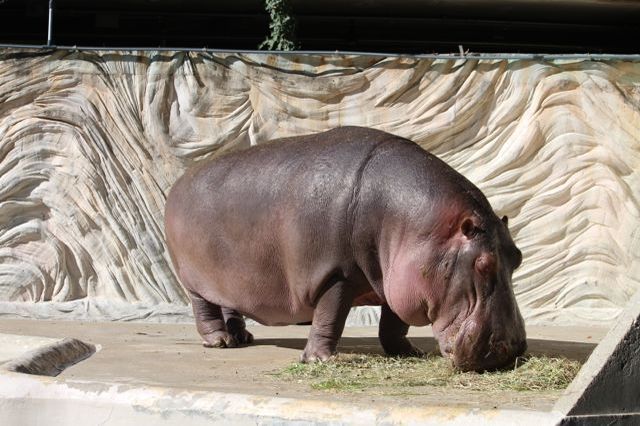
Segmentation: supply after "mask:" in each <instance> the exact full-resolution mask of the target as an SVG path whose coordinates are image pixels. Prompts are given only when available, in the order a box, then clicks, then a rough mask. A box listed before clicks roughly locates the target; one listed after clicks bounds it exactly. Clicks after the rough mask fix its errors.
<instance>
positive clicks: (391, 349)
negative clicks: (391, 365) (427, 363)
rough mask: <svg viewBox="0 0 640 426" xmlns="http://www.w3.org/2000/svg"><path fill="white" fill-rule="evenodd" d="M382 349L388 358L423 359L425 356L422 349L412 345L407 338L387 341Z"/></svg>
mask: <svg viewBox="0 0 640 426" xmlns="http://www.w3.org/2000/svg"><path fill="white" fill-rule="evenodd" d="M382 347H383V349H384V352H385V353H386V354H387V355H388V356H398V357H418V358H421V357H423V356H424V352H423V351H422V350H421V349H418V348H416V347H415V346H413V345H412V344H411V342H410V341H409V339H407V338H406V337H402V338H401V339H397V340H395V341H388V340H387V341H385V342H384V343H382Z"/></svg>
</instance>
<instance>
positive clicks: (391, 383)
mask: <svg viewBox="0 0 640 426" xmlns="http://www.w3.org/2000/svg"><path fill="white" fill-rule="evenodd" d="M579 369H580V363H579V362H578V361H573V360H569V359H566V358H552V357H546V356H529V357H520V358H518V360H517V362H516V366H515V367H513V368H512V369H507V370H501V371H494V372H485V373H482V374H480V373H474V372H467V373H463V372H460V371H457V370H455V369H454V368H453V367H452V366H451V364H450V362H449V361H448V360H446V359H444V358H442V357H440V356H436V355H429V356H427V357H425V358H390V357H384V356H380V355H354V354H341V355H339V356H338V357H336V358H334V359H333V360H330V361H328V362H324V363H313V364H302V363H294V364H292V365H290V366H289V367H286V368H284V369H283V370H281V371H278V372H276V373H273V374H274V375H275V376H276V377H279V378H281V379H283V380H288V381H297V382H301V383H302V382H304V383H308V384H309V385H310V386H311V387H312V388H313V389H323V390H333V391H360V390H363V389H369V388H371V387H376V388H378V389H379V388H388V389H389V390H393V389H395V390H397V389H398V388H408V387H418V386H433V387H436V386H437V387H445V388H450V389H466V390H478V391H484V390H508V391H549V390H561V389H564V388H566V387H567V385H568V384H569V383H570V382H571V381H572V380H573V378H574V377H575V375H576V374H577V373H578V370H579Z"/></svg>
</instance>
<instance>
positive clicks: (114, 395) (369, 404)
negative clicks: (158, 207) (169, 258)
mask: <svg viewBox="0 0 640 426" xmlns="http://www.w3.org/2000/svg"><path fill="white" fill-rule="evenodd" d="M0 330H2V331H4V332H7V333H12V334H14V335H25V336H30V335H40V336H44V337H53V338H55V337H57V338H59V337H61V336H74V337H76V338H78V339H80V340H82V341H85V342H88V343H93V344H99V345H101V347H102V350H100V351H99V352H98V353H96V354H95V355H93V356H91V357H90V358H89V359H87V360H85V361H83V362H81V363H78V364H76V365H74V366H72V367H69V368H68V369H66V370H65V371H63V372H62V373H61V374H60V376H58V378H57V379H51V378H44V377H37V376H28V377H27V376H24V375H14V374H11V373H2V374H3V377H2V379H0V382H1V383H2V385H1V386H0V399H1V400H2V402H0V413H2V415H3V416H7V417H6V418H9V419H13V420H21V421H23V424H39V423H38V422H39V421H40V420H39V419H40V418H41V417H40V416H43V415H45V414H44V413H49V414H48V415H47V416H48V417H47V418H60V419H64V418H66V417H65V416H72V414H71V413H75V414H73V416H77V415H81V413H83V412H84V411H86V412H92V413H93V414H94V416H93V417H91V418H92V419H93V418H95V419H96V422H95V424H99V422H98V421H97V419H98V418H99V419H101V421H102V420H104V419H106V418H107V416H108V415H110V416H111V417H110V418H109V421H108V422H107V424H127V423H126V421H131V422H133V421H134V420H136V421H139V422H142V423H139V424H162V423H158V418H157V416H160V417H161V418H162V419H165V420H166V421H167V422H168V423H164V424H177V423H180V422H184V421H187V420H189V421H190V422H191V423H190V424H197V422H198V421H202V422H211V421H213V422H222V423H228V422H230V421H232V422H239V423H246V422H247V421H251V422H254V421H258V422H262V423H265V422H266V423H273V422H275V423H279V422H287V423H288V422H294V423H309V422H313V423H323V422H324V423H327V424H331V423H355V424H358V423H367V422H369V421H373V422H374V423H380V424H385V423H388V424H394V423H403V422H404V423H412V422H418V423H424V424H469V423H468V422H472V423H473V424H517V422H516V423H514V421H516V420H517V421H518V422H521V423H520V424H536V425H537V426H538V425H540V424H541V423H540V421H541V420H544V421H545V422H547V421H548V422H549V423H544V422H543V423H542V424H553V423H556V422H557V421H559V419H561V418H562V415H561V413H558V412H555V411H553V410H552V408H553V405H554V403H555V402H556V400H557V399H558V398H559V396H560V392H525V393H519V392H491V393H484V392H472V391H443V390H441V389H437V388H434V389H430V390H429V391H428V392H424V391H423V392H422V393H417V394H415V395H396V396H389V395H384V394H382V393H380V392H378V391H377V390H376V389H371V390H370V391H367V392H361V393H352V394H351V393H350V394H339V395H338V394H335V393H329V392H325V391H319V390H313V389H310V388H309V387H308V386H307V385H306V384H305V383H290V382H287V383H285V382H282V381H281V380H278V379H276V378H275V377H274V376H273V375H271V374H270V373H272V372H274V371H276V370H278V369H280V368H283V367H285V366H287V365H289V364H290V363H292V362H293V361H295V360H297V358H298V356H299V353H300V350H301V349H302V348H303V346H304V344H305V340H306V335H307V333H308V330H309V328H308V327H303V326H295V327H262V326H254V327H251V331H252V332H253V333H254V335H255V336H256V345H254V346H248V347H244V348H237V349H224V350H216V349H205V348H203V347H202V346H201V341H200V338H199V336H198V335H197V333H196V331H195V327H194V325H193V324H150V323H91V322H82V323H81V322H62V321H29V320H0ZM605 333H606V330H605V329H597V328H575V327H571V328H567V327H531V328H529V330H528V335H529V347H530V351H531V352H532V353H546V354H550V355H565V356H568V357H570V358H574V359H580V360H585V359H586V358H587V357H588V356H589V354H590V353H591V351H592V350H593V348H594V347H595V345H596V344H597V342H598V341H599V340H600V339H601V338H602V336H604V334H605ZM376 336H377V329H376V328H373V327H362V328H353V327H348V328H347V329H346V330H345V333H344V337H343V339H342V342H341V346H340V350H341V351H342V352H367V353H369V352H374V353H375V352H381V348H380V345H379V343H378V340H377V337H376ZM410 337H411V338H412V339H413V340H414V342H415V343H416V344H417V345H418V346H420V347H421V348H423V349H424V350H427V351H431V350H435V349H436V344H435V341H434V339H433V336H432V334H431V329H430V328H428V327H426V328H414V329H411V332H410ZM221 401H222V402H221ZM223 402H224V403H223ZM221 404H222V405H221ZM145 407H147V408H145ZM148 407H152V408H148ZM211 410H214V411H216V410H218V411H217V414H216V413H213V412H211ZM220 410H222V411H220ZM98 413H102V414H101V416H98ZM109 413H111V414H109ZM349 413H351V414H349ZM353 413H356V414H357V416H356V414H353ZM102 415H103V416H102ZM25 416H26V417H25ZM34 416H35V417H34ZM114 416H116V417H117V418H120V420H118V421H116V417H114ZM118 416H120V417H118ZM216 416H218V417H216ZM220 416H222V417H220ZM247 416H248V417H247ZM252 416H253V417H252ZM354 416H355V417H354ZM198 419H199V420H198ZM169 420H171V422H174V421H175V423H171V422H169ZM163 421H164V420H163ZM119 422H120V423H119ZM122 422H124V423H122ZM430 422H431V423H430ZM501 422H502V423H501ZM9 424H11V423H9ZM58 424H64V423H58ZM87 424H94V423H87ZM180 424H185V423H180ZM368 424H371V423H368Z"/></svg>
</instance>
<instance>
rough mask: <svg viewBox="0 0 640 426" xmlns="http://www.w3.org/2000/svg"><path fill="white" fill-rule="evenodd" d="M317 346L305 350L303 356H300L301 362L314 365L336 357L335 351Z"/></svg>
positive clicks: (308, 345)
mask: <svg viewBox="0 0 640 426" xmlns="http://www.w3.org/2000/svg"><path fill="white" fill-rule="evenodd" d="M315 346H316V345H310V344H309V343H307V346H306V347H305V348H304V351H303V352H302V355H300V362H304V363H312V362H324V361H328V360H329V359H331V358H332V357H334V356H335V355H336V351H335V350H333V351H332V350H331V349H329V348H321V347H315Z"/></svg>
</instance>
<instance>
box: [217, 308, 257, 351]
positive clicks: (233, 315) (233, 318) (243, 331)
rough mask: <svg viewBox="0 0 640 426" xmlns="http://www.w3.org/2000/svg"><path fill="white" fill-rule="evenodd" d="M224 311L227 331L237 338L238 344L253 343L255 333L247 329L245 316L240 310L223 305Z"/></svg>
mask: <svg viewBox="0 0 640 426" xmlns="http://www.w3.org/2000/svg"><path fill="white" fill-rule="evenodd" d="M222 313H223V315H224V319H225V323H226V324H225V325H226V328H227V331H228V332H229V334H231V335H232V336H233V337H234V338H235V339H236V341H237V342H238V344H240V345H248V344H249V343H253V334H251V333H249V332H248V331H247V325H246V323H245V321H244V317H243V316H242V315H241V314H240V313H239V312H237V311H234V310H233V309H229V308H224V307H223V308H222Z"/></svg>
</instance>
